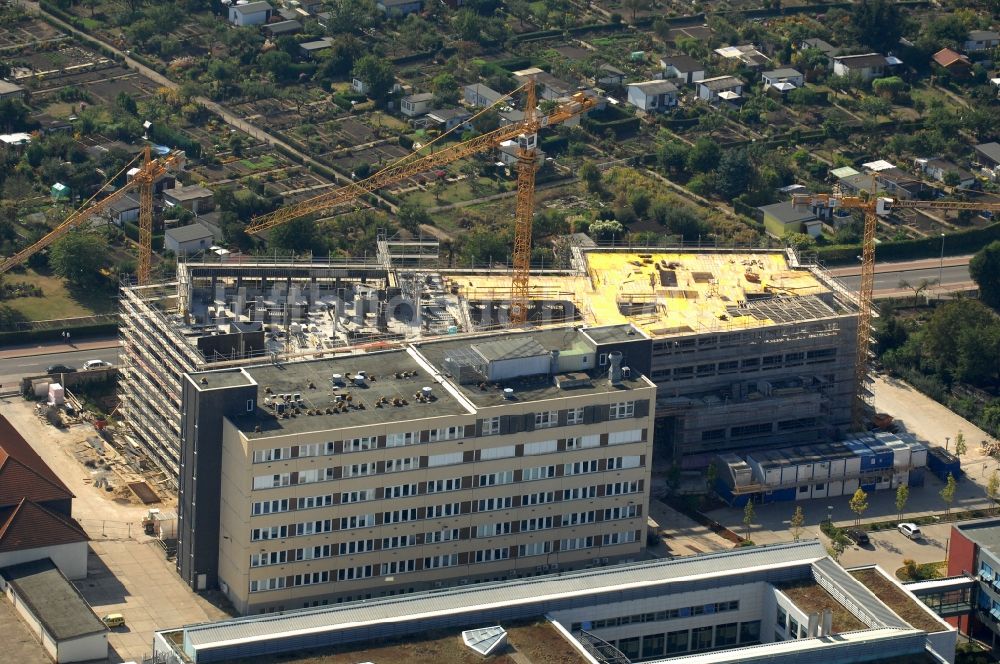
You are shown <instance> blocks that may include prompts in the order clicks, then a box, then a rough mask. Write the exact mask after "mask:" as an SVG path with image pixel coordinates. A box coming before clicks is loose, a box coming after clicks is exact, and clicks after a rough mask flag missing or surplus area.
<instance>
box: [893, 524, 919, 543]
mask: <svg viewBox="0 0 1000 664" xmlns="http://www.w3.org/2000/svg"><path fill="white" fill-rule="evenodd" d="M897 528H898V529H899V532H901V533H903V534H904V535H906V536H907V537H909V538H910V539H911V540H915V539H920V527H919V526H917V524H915V523H901V524H899V526H897Z"/></svg>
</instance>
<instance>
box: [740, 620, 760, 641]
mask: <svg viewBox="0 0 1000 664" xmlns="http://www.w3.org/2000/svg"><path fill="white" fill-rule="evenodd" d="M752 643H760V621H759V620H752V621H750V622H745V623H740V644H741V645H743V644H752Z"/></svg>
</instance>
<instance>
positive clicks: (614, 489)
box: [604, 481, 639, 496]
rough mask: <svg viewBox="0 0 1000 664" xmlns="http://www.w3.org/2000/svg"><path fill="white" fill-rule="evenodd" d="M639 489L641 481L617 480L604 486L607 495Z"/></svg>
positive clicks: (617, 494) (616, 494)
mask: <svg viewBox="0 0 1000 664" xmlns="http://www.w3.org/2000/svg"><path fill="white" fill-rule="evenodd" d="M638 491H639V482H638V481H633V482H615V483H614V484H608V485H607V486H605V487H604V495H605V496H620V495H622V494H626V493H636V492H638Z"/></svg>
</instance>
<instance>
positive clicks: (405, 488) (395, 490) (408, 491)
mask: <svg viewBox="0 0 1000 664" xmlns="http://www.w3.org/2000/svg"><path fill="white" fill-rule="evenodd" d="M415 495H417V485H416V484H398V485H396V486H387V487H386V488H385V497H386V498H406V497H408V496H415Z"/></svg>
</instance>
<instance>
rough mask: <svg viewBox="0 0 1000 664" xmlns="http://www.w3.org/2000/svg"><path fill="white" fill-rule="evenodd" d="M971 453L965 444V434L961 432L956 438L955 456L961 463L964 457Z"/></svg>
mask: <svg viewBox="0 0 1000 664" xmlns="http://www.w3.org/2000/svg"><path fill="white" fill-rule="evenodd" d="M968 451H969V446H968V444H967V443H966V442H965V434H964V433H962V432H961V430H959V432H958V434H957V435H956V436H955V456H957V457H958V459H959V462H961V460H962V455H963V454H965V453H966V452H968Z"/></svg>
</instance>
